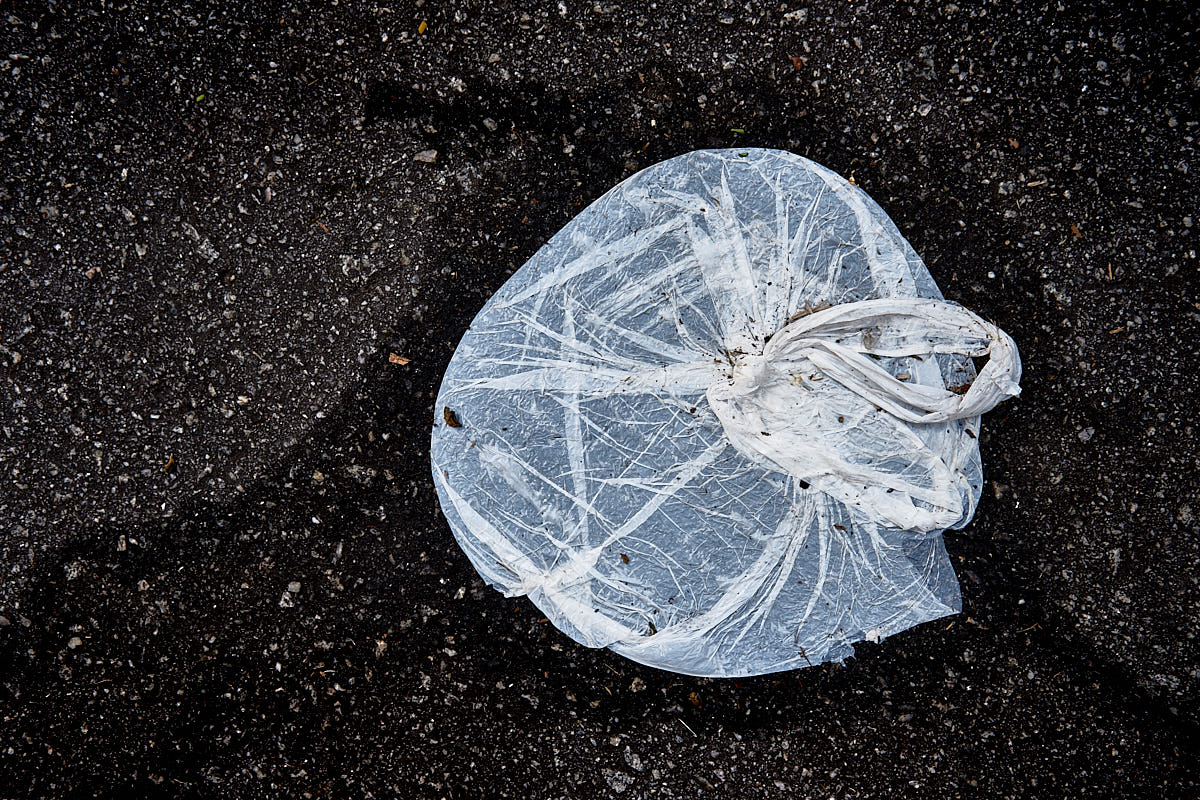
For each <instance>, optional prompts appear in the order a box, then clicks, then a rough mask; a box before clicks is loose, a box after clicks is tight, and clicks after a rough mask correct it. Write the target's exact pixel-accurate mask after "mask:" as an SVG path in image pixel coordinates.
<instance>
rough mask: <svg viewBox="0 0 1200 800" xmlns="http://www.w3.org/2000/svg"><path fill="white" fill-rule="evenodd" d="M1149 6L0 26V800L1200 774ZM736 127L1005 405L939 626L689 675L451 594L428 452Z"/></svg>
mask: <svg viewBox="0 0 1200 800" xmlns="http://www.w3.org/2000/svg"><path fill="white" fill-rule="evenodd" d="M1064 5H1065V4H1064ZM531 8H532V7H531ZM1179 13H1180V8H1175V9H1172V10H1171V11H1170V13H1168V10H1166V9H1163V10H1158V9H1157V7H1156V6H1152V5H1147V4H1141V3H1137V4H1134V3H1129V4H1127V5H1122V4H1113V5H1111V6H1101V7H1097V8H1095V9H1083V8H1068V9H1065V10H1064V9H1062V8H1060V7H1059V6H1057V5H1054V4H1021V5H1013V4H1010V3H992V4H984V5H980V6H978V7H975V6H973V5H971V4H966V3H964V4H962V5H961V7H960V6H958V5H955V4H950V3H917V4H905V5H900V4H894V5H893V4H878V7H876V5H874V4H873V5H871V6H867V5H865V4H857V3H853V2H852V3H832V2H830V3H812V4H810V5H807V6H793V5H791V4H784V5H770V6H768V7H761V6H751V7H750V8H749V10H748V9H747V7H743V6H735V5H733V4H728V5H723V4H719V3H714V4H708V5H707V6H706V8H704V9H701V8H698V7H697V6H696V4H681V3H676V2H674V0H662V1H661V2H659V3H658V4H657V8H656V9H655V10H654V11H653V12H652V13H649V14H645V15H640V14H638V13H636V12H634V11H633V10H631V9H626V8H624V7H618V6H617V5H616V4H609V3H595V4H591V3H586V4H585V3H563V4H546V5H545V6H544V7H543V10H541V11H537V12H536V13H535V11H534V10H524V11H523V10H522V8H521V7H520V6H518V5H516V4H509V3H502V2H496V3H487V4H474V3H465V4H458V5H456V6H455V7H454V8H441V7H437V6H433V5H425V4H422V3H420V2H417V3H413V4H408V3H405V4H401V5H392V6H388V7H382V6H365V5H364V6H357V5H355V6H352V7H347V4H345V3H342V4H329V5H324V6H321V7H316V6H313V7H309V6H307V5H303V6H297V7H294V8H293V7H291V6H288V5H286V4H276V3H266V4H261V5H256V6H255V7H254V9H253V10H251V11H246V10H236V11H235V10H228V9H227V10H222V9H220V8H219V7H216V6H214V7H212V8H209V7H207V6H201V5H198V4H191V3H179V4H171V6H170V7H169V8H162V7H160V5H159V4H152V3H141V2H135V3H130V4H110V3H96V4H92V5H90V6H85V7H80V8H76V7H73V6H66V5H61V4H51V5H50V6H49V7H46V6H45V5H44V4H41V3H16V4H10V5H8V6H6V9H5V11H4V14H3V19H0V37H2V39H3V42H4V43H3V47H0V164H3V169H2V170H0V224H2V226H3V228H2V229H3V237H2V238H0V297H3V298H4V301H5V302H3V303H0V390H2V391H3V393H4V396H5V397H4V400H3V401H0V472H2V475H3V480H2V481H0V526H2V527H0V531H2V533H3V536H2V538H0V565H2V566H3V567H4V570H3V578H2V579H0V795H3V796H10V795H11V796H23V797H25V796H28V797H33V796H54V797H61V796H70V795H80V796H91V795H93V794H114V793H117V792H119V791H122V790H134V791H137V792H139V793H141V794H156V793H161V794H164V795H169V796H180V795H202V796H236V797H246V796H278V795H279V794H281V793H282V794H286V795H288V796H301V797H305V796H321V795H322V794H326V795H327V794H334V795H343V794H346V795H352V796H366V795H368V794H371V795H374V796H386V797H391V796H406V797H409V796H411V797H451V798H462V797H473V796H488V795H498V796H510V797H520V798H528V797H580V796H601V795H609V794H616V795H619V796H621V797H692V796H735V797H747V798H751V797H809V796H812V797H825V796H831V795H832V796H837V797H854V796H869V795H876V794H880V795H886V796H893V795H898V794H900V793H902V792H904V793H907V794H909V795H914V796H936V797H956V796H964V797H967V796H969V797H978V796H994V797H1016V796H1037V797H1057V796H1079V795H1082V794H1084V793H1088V794H1098V795H1106V794H1115V795H1122V794H1125V795H1129V794H1139V793H1141V794H1147V793H1150V792H1155V793H1157V794H1159V795H1162V794H1166V795H1178V796H1184V795H1194V794H1195V793H1196V787H1195V780H1196V779H1195V775H1194V770H1193V765H1194V764H1195V760H1196V756H1197V753H1196V746H1195V741H1196V740H1197V738H1198V737H1197V733H1198V732H1200V731H1197V727H1196V713H1197V711H1198V710H1200V702H1198V696H1200V658H1198V655H1197V644H1196V640H1195V634H1196V619H1197V617H1198V611H1200V569H1198V568H1197V564H1198V563H1200V523H1198V522H1197V515H1198V514H1200V497H1198V496H1197V495H1198V494H1200V492H1198V491H1197V487H1198V486H1200V447H1198V446H1197V444H1196V440H1197V436H1196V431H1195V430H1194V428H1195V425H1196V423H1195V420H1196V419H1197V418H1198V417H1200V402H1198V400H1197V383H1198V381H1197V378H1196V370H1195V364H1196V363H1197V356H1198V355H1200V353H1197V350H1198V349H1200V291H1198V286H1200V282H1198V281H1197V277H1198V276H1197V259H1196V233H1195V231H1196V228H1195V227H1194V225H1195V222H1194V218H1195V217H1196V216H1197V208H1196V202H1195V198H1196V196H1197V194H1198V191H1197V190H1198V189H1200V187H1198V186H1197V179H1196V177H1195V169H1196V168H1197V167H1198V164H1197V147H1196V135H1197V133H1198V126H1200V117H1198V115H1197V109H1196V102H1195V97H1196V96H1198V95H1197V92H1198V91H1200V64H1198V62H1197V61H1196V60H1195V56H1194V53H1195V49H1196V41H1195V35H1194V33H1193V32H1194V31H1195V30H1196V29H1197V20H1196V18H1195V15H1194V12H1193V14H1192V16H1191V17H1189V18H1188V19H1186V20H1183V21H1179V20H1177V19H1175V17H1176V16H1178V15H1179ZM422 23H424V27H422ZM738 144H745V145H748V146H765V147H780V148H785V149H789V150H792V151H793V152H796V153H800V154H802V155H805V156H808V157H809V158H812V159H814V160H816V161H818V162H820V163H823V164H825V165H827V166H829V167H831V168H832V169H835V170H836V171H838V172H840V173H842V174H844V175H847V176H849V175H853V176H854V179H855V181H856V182H858V183H859V185H861V186H862V187H863V188H864V189H866V190H867V191H868V192H870V193H871V194H872V196H873V197H875V198H876V199H877V200H878V201H879V202H880V203H881V204H882V205H883V206H884V208H885V209H886V210H887V211H888V213H889V214H890V215H891V216H892V217H893V219H894V220H895V221H896V223H897V225H899V227H900V228H901V230H903V231H904V232H905V234H906V235H907V236H908V237H909V238H910V240H911V241H912V243H913V245H914V247H915V248H916V249H917V251H918V252H919V253H921V254H922V256H923V257H924V258H925V260H926V262H927V264H928V265H929V268H930V271H931V272H932V273H933V275H934V277H935V278H936V279H937V281H938V283H939V285H940V286H941V287H942V289H943V291H944V292H945V294H946V295H947V297H949V298H951V299H955V300H958V301H960V302H962V303H963V304H965V305H966V306H968V307H970V308H972V309H974V310H976V311H977V312H979V313H981V314H982V315H984V316H986V317H989V318H991V319H994V320H996V321H997V322H999V323H1000V324H1001V325H1002V327H1004V328H1005V329H1006V330H1008V331H1009V332H1010V333H1012V335H1013V336H1014V337H1015V338H1016V339H1017V341H1018V343H1019V344H1020V346H1021V348H1022V355H1023V357H1024V360H1025V362H1026V374H1025V378H1024V380H1023V384H1024V386H1025V393H1024V394H1023V395H1022V396H1021V398H1020V399H1019V400H1017V401H1014V402H1011V403H1009V404H1006V406H1004V407H1002V410H1000V411H999V412H998V413H995V414H993V415H991V416H989V417H988V418H987V419H986V420H985V425H984V436H982V437H981V447H982V451H983V459H984V465H985V470H986V474H987V479H988V484H987V488H986V489H985V494H984V499H983V501H982V503H981V505H980V510H979V513H978V514H977V516H976V519H975V522H974V524H973V525H972V526H971V527H970V528H968V529H967V530H966V531H964V532H962V533H959V534H951V535H949V536H948V537H947V546H948V549H949V550H950V553H951V556H952V559H953V561H954V564H955V567H956V569H957V570H958V573H959V577H960V579H961V580H962V583H963V594H964V611H963V614H962V615H961V616H959V617H956V618H954V619H953V620H951V621H949V623H948V624H936V625H928V626H924V627H922V628H919V629H916V630H914V631H910V632H908V633H905V634H903V635H901V636H897V637H894V638H892V639H889V640H887V641H885V642H883V643H881V644H878V645H869V644H868V645H863V646H862V647H860V648H859V651H858V655H857V657H856V658H854V659H852V660H851V661H849V662H847V663H846V664H845V665H844V666H837V667H828V668H825V667H822V668H817V669H811V670H804V671H800V672H795V673H787V674H784V675H777V676H770V677H765V678H759V679H752V680H745V681H709V680H702V679H690V678H687V679H685V678H679V677H674V676H671V675H668V674H665V673H661V672H657V671H654V670H651V669H648V668H644V667H639V666H637V665H635V664H632V663H630V662H627V661H625V660H623V659H621V658H620V657H618V656H615V655H612V654H611V653H608V652H606V651H591V650H587V649H585V648H581V647H579V646H577V645H575V644H574V643H572V642H571V641H570V640H569V639H567V638H566V637H565V636H563V635H561V634H559V633H558V632H556V631H555V630H554V629H553V628H552V627H551V626H549V625H547V624H545V623H544V622H543V621H542V619H541V617H540V615H539V614H538V613H537V611H536V609H534V608H533V607H532V606H531V605H530V604H529V603H528V602H526V601H524V600H505V599H504V598H501V597H500V596H499V595H497V594H495V593H493V592H491V591H490V590H486V589H484V587H483V586H482V585H481V584H480V583H479V581H478V580H477V579H476V578H475V576H474V573H473V571H472V570H471V569H470V566H469V565H468V564H467V562H466V559H465V557H463V556H462V555H461V554H460V553H459V552H458V551H457V549H456V548H455V546H454V545H453V541H452V538H451V536H450V533H449V530H448V529H447V527H446V525H445V523H444V521H443V520H442V519H441V517H440V514H439V513H438V511H437V503H436V497H435V494H434V491H433V487H432V484H431V483H430V481H429V479H428V476H427V455H428V453H427V448H428V430H429V425H430V422H431V412H432V408H431V405H432V396H433V392H434V391H435V390H436V387H437V384H438V381H439V380H440V378H441V373H442V370H443V369H444V367H445V364H446V363H447V361H448V360H449V357H450V353H451V352H452V350H453V347H454V345H455V344H456V342H457V340H458V338H459V336H460V335H461V334H462V332H463V331H464V330H465V327H466V325H467V323H468V322H469V321H470V319H471V317H472V316H473V314H474V313H475V311H477V310H478V308H479V307H480V306H481V305H482V304H483V302H484V300H485V299H486V298H487V297H488V296H490V294H491V293H492V292H493V291H495V290H496V289H497V288H498V287H499V286H500V285H501V284H502V283H503V282H504V280H505V279H506V278H507V276H508V275H509V274H511V272H512V270H514V269H515V268H516V267H517V266H519V265H520V264H521V263H523V261H524V260H525V259H526V258H528V257H529V256H530V255H532V253H533V252H534V251H535V250H536V249H537V247H538V246H540V244H541V243H543V242H544V241H545V240H546V239H547V238H549V236H551V235H552V234H553V233H554V232H555V231H556V230H558V228H560V227H561V226H562V225H563V224H565V223H566V222H567V221H568V220H569V219H570V218H571V217H572V216H573V215H574V214H575V213H577V211H578V210H579V209H580V208H581V207H582V206H583V205H586V204H587V203H588V202H590V201H591V200H593V199H595V198H596V197H598V196H599V195H600V194H601V193H602V192H603V191H604V190H606V189H607V188H608V187H610V186H611V185H613V184H614V183H616V182H617V181H619V180H621V179H622V178H623V177H626V176H627V175H629V174H631V173H632V172H633V171H635V170H637V169H640V168H642V167H644V166H647V165H649V164H652V163H654V162H656V161H659V160H661V159H663V158H667V157H670V156H672V155H676V154H678V153H681V152H686V151H688V150H691V149H695V148H699V147H709V146H736V145H738ZM390 354H395V355H397V356H400V357H401V358H398V359H390V358H389V355H390ZM404 359H409V362H408V363H407V364H402V363H395V362H397V361H403V360H404Z"/></svg>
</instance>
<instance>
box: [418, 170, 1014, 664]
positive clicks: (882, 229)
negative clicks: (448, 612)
mask: <svg viewBox="0 0 1200 800" xmlns="http://www.w3.org/2000/svg"><path fill="white" fill-rule="evenodd" d="M983 356H987V357H988V361H987V364H986V366H985V367H984V368H983V371H982V372H981V373H980V374H979V376H978V378H976V375H975V369H974V367H973V365H972V362H971V358H972V357H976V358H978V357H983ZM1019 379H1020V361H1019V358H1018V356H1017V351H1016V347H1015V346H1014V345H1013V343H1012V340H1011V339H1009V337H1008V336H1006V335H1005V334H1004V333H1003V332H1002V331H1000V329H999V328H997V327H996V326H994V325H991V324H989V323H987V322H985V321H984V320H982V319H980V318H979V317H977V316H975V315H974V314H972V313H970V312H969V311H967V310H966V309H964V308H962V307H960V306H958V305H955V304H952V303H947V302H944V301H943V300H942V299H941V294H940V293H939V291H938V289H937V287H936V286H935V285H934V283H933V280H932V279H931V278H930V276H929V273H928V271H927V270H926V269H925V266H924V265H923V264H922V263H921V260H920V258H918V257H917V255H916V253H915V252H913V250H912V248H911V247H910V246H909V245H908V243H907V242H906V241H905V240H904V239H903V237H902V236H901V235H900V233H899V231H897V230H896V227H895V226H894V225H893V224H892V222H891V221H890V220H889V219H888V217H887V215H886V214H884V212H883V211H882V210H881V209H880V208H879V207H878V206H877V205H876V204H875V203H874V202H873V201H872V200H871V199H870V198H869V197H868V196H867V195H866V194H865V193H864V192H862V191H861V190H859V189H858V188H856V187H855V186H853V185H851V184H849V183H848V182H846V181H845V180H843V179H842V178H840V177H839V176H837V175H836V174H834V173H832V172H830V171H829V170H827V169H825V168H823V167H821V166H819V165H817V164H814V163H813V162H811V161H808V160H806V159H803V158H800V157H799V156H795V155H792V154H790V153H785V152H780V151H774V150H740V151H739V150H712V151H697V152H693V153H689V154H686V155H683V156H679V157H677V158H674V159H671V160H669V161H665V162H663V163H660V164H658V165H656V166H654V167H651V168H649V169H647V170H644V171H642V172H640V173H638V174H636V175H634V176H633V177H631V178H629V179H628V180H626V181H624V182H622V183H621V184H620V185H618V186H616V187H615V188H613V189H612V190H611V191H609V192H608V193H607V194H605V195H604V196H603V197H601V198H600V199H599V200H597V201H596V202H595V203H593V204H592V205H591V206H589V207H588V208H587V209H586V210H584V211H583V212H582V213H581V214H580V215H579V216H578V217H576V218H575V219H574V220H572V221H571V222H570V223H569V224H568V225H567V226H566V227H565V228H563V229H562V230H561V231H560V232H559V233H558V234H557V235H555V236H554V238H553V239H551V240H550V242H549V243H548V244H547V245H546V246H545V247H543V248H542V249H541V250H540V251H538V253H537V254H536V255H534V257H533V258H532V259H530V260H529V262H528V263H527V264H525V266H523V267H522V268H521V269H520V270H518V271H517V272H516V273H515V274H514V275H513V276H512V278H511V279H510V280H509V281H508V282H507V283H506V284H505V285H504V286H503V287H502V288H501V289H500V291H499V292H497V293H496V295H495V296H494V297H493V298H492V299H491V300H490V301H488V303H487V304H486V305H485V306H484V308H483V310H482V311H480V313H479V315H478V316H477V317H476V319H475V321H474V322H473V323H472V325H471V328H470V330H469V331H468V332H467V333H466V335H465V336H464V337H463V339H462V342H461V343H460V344H459V346H458V349H457V351H456V352H455V355H454V358H453V360H452V361H451V363H450V366H449V367H448V368H447V370H446V376H445V379H444V380H443V383H442V387H441V390H440V392H439V396H438V400H437V413H438V421H437V424H436V425H435V427H434V431H433V443H432V466H433V475H434V481H435V484H436V486H437V489H438V493H439V497H440V499H441V502H442V508H443V510H444V512H445V514H446V518H447V520H448V521H449V523H450V527H451V529H452V530H453V532H454V535H455V537H456V538H457V540H458V542H459V544H460V546H461V547H462V549H463V550H464V552H465V553H466V554H467V556H468V557H469V558H470V559H471V562H472V564H473V565H474V566H475V568H476V569H477V570H478V571H479V574H480V575H481V576H483V578H484V579H485V580H486V581H487V582H488V583H489V584H491V585H492V586H494V587H496V588H497V589H499V590H501V591H502V592H504V593H505V594H507V595H510V596H512V595H521V594H525V595H528V596H529V597H530V599H531V600H533V602H534V603H536V604H537V606H538V607H539V608H540V609H541V610H542V611H543V612H544V613H545V614H546V616H547V617H549V618H550V620H552V621H553V622H554V624H555V625H557V626H558V627H559V628H560V629H562V630H563V631H565V632H566V633H568V634H569V635H570V636H571V637H573V638H574V639H576V640H577V641H579V642H582V643H584V644H586V645H589V646H592V647H610V648H612V649H613V650H615V651H616V652H618V653H621V654H623V655H625V656H627V657H629V658H632V659H634V660H636V661H639V662H642V663H645V664H650V665H653V666H656V667H661V668H663V669H669V670H673V671H676V672H682V673H687V674H694V675H709V676H737V675H753V674H761V673H765V672H772V671H776V670H784V669H791V668H795V667H801V666H807V665H811V664H816V663H820V662H822V661H828V660H838V659H842V658H845V657H846V656H848V655H850V654H852V653H853V649H852V647H851V643H853V642H856V641H861V640H863V639H868V640H873V641H876V640H879V639H881V638H883V637H885V636H888V635H891V634H893V633H896V632H898V631H902V630H904V629H906V628H909V627H911V626H913V625H916V624H918V623H921V622H925V621H928V620H932V619H937V618H939V617H942V616H945V615H947V614H951V613H954V612H956V611H958V610H959V608H960V600H959V592H958V583H957V581H956V579H955V576H954V572H953V569H952V568H951V566H950V563H949V559H948V558H947V556H946V552H945V549H944V547H943V544H942V539H941V531H942V530H943V529H945V528H947V527H961V526H963V525H965V524H966V523H967V522H968V521H969V520H970V518H971V516H972V514H973V513H974V510H975V504H976V502H977V500H978V498H979V491H980V486H981V482H982V478H981V470H980V462H979V448H978V445H977V443H976V436H977V434H978V430H979V414H980V413H982V412H984V411H986V410H988V409H990V408H991V407H993V406H994V405H995V404H996V403H998V402H1000V401H1001V400H1003V399H1004V398H1006V397H1010V396H1013V395H1016V394H1017V393H1018V392H1019V391H1020V390H1019V388H1018V385H1017V384H1018V381H1019Z"/></svg>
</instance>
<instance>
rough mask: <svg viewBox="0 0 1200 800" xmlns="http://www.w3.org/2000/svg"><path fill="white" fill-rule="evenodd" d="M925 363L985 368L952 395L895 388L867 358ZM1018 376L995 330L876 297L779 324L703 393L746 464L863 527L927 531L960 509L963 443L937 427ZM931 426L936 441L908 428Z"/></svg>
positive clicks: (927, 305) (997, 395) (1001, 395)
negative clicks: (829, 503) (776, 473)
mask: <svg viewBox="0 0 1200 800" xmlns="http://www.w3.org/2000/svg"><path fill="white" fill-rule="evenodd" d="M930 354H955V355H960V356H969V357H975V358H978V357H983V356H987V357H988V362H987V364H986V365H985V366H984V367H983V369H982V370H981V371H980V372H979V374H978V376H977V377H976V378H975V380H974V381H973V382H972V383H971V385H970V386H969V387H968V388H967V389H966V391H965V392H962V393H961V394H960V393H959V392H958V391H952V390H951V389H948V388H943V387H941V386H935V385H929V384H928V383H925V384H921V383H917V382H906V381H902V380H900V379H898V378H897V377H895V376H893V375H892V374H891V373H889V372H888V371H887V370H886V369H884V368H883V367H882V366H880V364H879V363H878V362H877V361H876V360H875V359H874V358H872V356H877V357H880V358H897V357H904V356H927V355H930ZM1020 379H1021V361H1020V357H1019V355H1018V353H1017V346H1016V344H1015V343H1014V342H1013V340H1012V338H1011V337H1010V336H1008V334H1006V333H1004V331H1002V330H1000V328H999V327H997V326H996V325H993V324H991V323H989V322H987V321H985V320H983V319H982V318H980V317H979V316H977V315H975V314H973V313H971V312H970V311H968V310H967V309H965V308H963V307H962V306H960V305H957V304H955V303H948V302H945V301H942V300H932V299H927V298H880V299H876V300H863V301H860V302H854V303H846V304H843V305H838V306H834V307H832V308H829V309H825V310H822V311H816V312H814V313H812V314H809V315H807V316H805V317H802V318H800V319H797V320H795V321H793V322H791V323H788V324H787V325H785V326H784V327H783V328H781V329H780V330H779V331H778V332H777V333H775V335H773V336H772V337H771V339H770V341H769V342H768V343H767V344H766V346H765V347H764V348H763V351H762V353H761V354H748V355H742V356H739V357H737V358H735V360H734V363H733V368H732V370H731V372H730V373H729V374H728V375H726V376H724V377H723V378H721V379H718V380H717V381H715V382H714V383H713V384H711V385H710V386H709V387H708V392H707V396H708V400H709V404H710V406H711V407H712V408H713V410H714V412H715V413H716V415H717V417H718V418H719V419H720V420H721V423H722V425H723V426H724V428H725V431H726V434H727V435H728V436H729V439H730V440H731V441H732V442H733V444H734V446H735V447H737V448H738V450H740V451H741V452H742V453H743V454H744V455H747V456H748V457H750V458H752V459H754V460H757V461H759V462H760V463H765V464H768V465H771V466H772V467H773V468H775V469H778V470H781V471H783V472H785V473H787V474H789V475H792V476H794V477H796V478H799V479H802V480H804V481H806V482H808V483H810V484H812V485H813V486H815V487H816V488H817V489H820V490H821V491H824V492H826V493H828V494H830V495H832V496H834V497H837V498H838V499H840V500H842V501H843V502H845V503H847V504H848V505H850V506H853V507H855V508H857V509H859V510H860V511H861V512H862V513H863V514H864V515H865V516H866V517H867V518H868V519H871V520H873V521H876V522H879V523H883V524H888V525H894V526H897V527H901V528H904V529H907V530H917V531H932V530H940V529H944V528H946V527H948V526H950V525H953V524H955V523H956V522H958V521H959V520H960V519H962V518H963V516H964V511H965V509H966V508H969V503H970V501H969V497H970V487H969V486H967V485H966V478H965V476H964V475H963V474H962V473H961V472H959V471H957V470H955V469H954V468H952V465H951V464H949V463H947V458H948V456H949V454H953V452H954V450H955V448H958V447H960V446H962V445H961V443H959V442H958V439H959V437H960V435H961V434H962V431H961V427H962V426H961V425H957V426H954V427H953V428H948V427H946V426H948V425H953V421H954V420H960V419H968V418H972V417H977V416H979V415H980V414H982V413H984V412H985V411H989V410H991V409H992V408H994V407H995V406H996V405H997V404H998V403H1000V402H1002V401H1003V400H1005V399H1007V398H1009V397H1014V396H1016V395H1017V394H1019V393H1020V391H1021V389H1020V386H1019V385H1018V384H1019V381H1020ZM833 384H836V386H834V385H833ZM838 387H841V389H844V390H849V392H851V393H853V395H856V396H857V397H858V398H860V402H853V398H851V397H848V396H847V395H846V393H845V392H844V391H840V390H839V389H838ZM953 388H954V389H959V387H953ZM939 423H940V424H941V425H942V426H943V428H945V430H944V431H941V432H937V433H938V434H939V435H937V436H929V435H925V436H922V435H921V431H919V430H918V428H917V427H916V426H931V425H936V424H939ZM927 433H928V432H927ZM952 434H953V435H952ZM930 440H933V441H936V442H937V443H938V444H937V447H936V449H935V448H934V447H931V446H930V444H929V441H930ZM918 501H919V502H918Z"/></svg>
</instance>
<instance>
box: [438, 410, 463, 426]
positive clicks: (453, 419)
mask: <svg viewBox="0 0 1200 800" xmlns="http://www.w3.org/2000/svg"><path fill="white" fill-rule="evenodd" d="M442 417H444V418H445V420H446V424H447V425H449V426H450V427H451V428H461V427H462V423H461V422H459V421H458V414H455V413H454V412H453V411H451V410H450V406H446V407H445V408H443V409H442Z"/></svg>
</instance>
